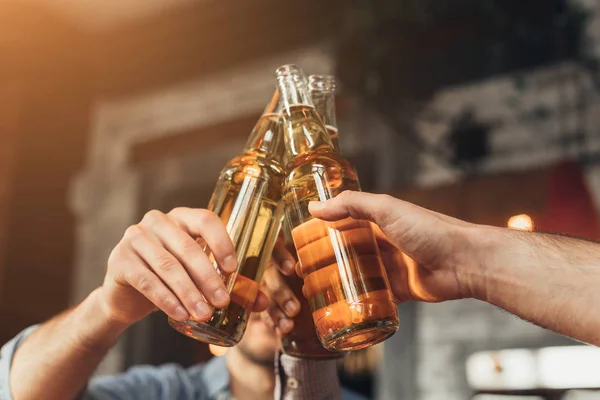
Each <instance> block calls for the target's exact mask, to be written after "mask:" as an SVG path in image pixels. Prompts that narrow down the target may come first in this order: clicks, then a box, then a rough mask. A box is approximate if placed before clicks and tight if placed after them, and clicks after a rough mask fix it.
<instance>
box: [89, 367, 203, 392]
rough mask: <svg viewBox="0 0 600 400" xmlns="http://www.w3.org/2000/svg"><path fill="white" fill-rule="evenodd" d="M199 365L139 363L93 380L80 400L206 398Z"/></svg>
mask: <svg viewBox="0 0 600 400" xmlns="http://www.w3.org/2000/svg"><path fill="white" fill-rule="evenodd" d="M201 373H202V367H201V366H197V367H193V368H189V369H185V368H183V367H181V366H179V365H176V364H166V365H162V366H159V367H154V366H139V367H133V368H130V369H129V370H127V371H126V372H125V373H123V374H120V375H116V376H104V377H98V378H95V379H92V380H91V381H90V383H89V384H88V386H87V389H86V390H85V392H84V393H83V395H82V397H81V400H137V399H144V400H196V399H208V398H209V396H208V389H207V388H206V387H205V385H204V382H203V379H202V375H201Z"/></svg>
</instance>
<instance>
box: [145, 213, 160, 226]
mask: <svg viewBox="0 0 600 400" xmlns="http://www.w3.org/2000/svg"><path fill="white" fill-rule="evenodd" d="M164 217H165V214H163V213H162V212H160V211H158V210H150V211H148V212H147V213H146V214H145V215H144V218H142V223H144V224H147V225H149V226H152V225H155V224H157V223H158V222H160V221H162V220H163V219H164Z"/></svg>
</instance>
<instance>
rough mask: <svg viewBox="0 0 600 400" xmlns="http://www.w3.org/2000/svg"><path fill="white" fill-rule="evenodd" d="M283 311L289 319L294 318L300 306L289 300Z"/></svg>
mask: <svg viewBox="0 0 600 400" xmlns="http://www.w3.org/2000/svg"><path fill="white" fill-rule="evenodd" d="M283 309H284V310H285V313H286V314H287V315H288V317H293V316H294V315H296V313H297V312H298V305H297V304H296V303H295V302H294V301H293V300H288V301H286V302H285V304H284V305H283Z"/></svg>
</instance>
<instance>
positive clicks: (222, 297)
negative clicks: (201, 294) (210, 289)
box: [214, 289, 229, 304]
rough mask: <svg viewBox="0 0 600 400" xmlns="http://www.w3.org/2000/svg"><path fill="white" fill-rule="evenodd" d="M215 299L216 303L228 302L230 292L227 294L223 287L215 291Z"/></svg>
mask: <svg viewBox="0 0 600 400" xmlns="http://www.w3.org/2000/svg"><path fill="white" fill-rule="evenodd" d="M214 299H215V303H217V304H227V302H228V301H229V294H227V292H226V291H224V290H223V289H218V290H217V291H216V292H215V296H214Z"/></svg>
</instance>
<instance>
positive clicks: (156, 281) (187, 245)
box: [102, 208, 267, 324]
mask: <svg viewBox="0 0 600 400" xmlns="http://www.w3.org/2000/svg"><path fill="white" fill-rule="evenodd" d="M196 239H202V241H203V242H205V243H206V244H207V245H208V247H209V248H210V250H211V252H212V254H213V256H214V259H215V260H216V262H217V264H218V266H219V268H220V272H222V273H225V274H227V273H232V272H235V270H236V268H237V261H236V255H235V250H234V247H233V243H232V242H231V239H230V237H229V235H228V234H227V231H226V230H225V226H224V225H223V223H222V221H221V220H220V219H219V217H218V216H217V215H215V214H214V213H212V212H211V211H208V210H204V209H190V208H176V209H174V210H172V211H171V212H169V213H168V214H163V213H162V212H160V211H156V210H153V211H150V212H148V213H147V214H146V215H145V216H144V218H143V219H142V221H141V222H140V223H139V224H137V225H133V226H131V227H129V228H128V229H127V231H126V232H125V235H124V236H123V239H122V240H121V242H120V243H119V244H118V245H117V246H116V247H115V248H114V250H113V251H112V253H111V255H110V258H109V260H108V270H107V273H106V277H105V280H104V284H103V286H102V306H103V309H104V311H105V312H106V313H107V315H108V316H109V318H111V319H113V320H116V321H120V322H123V323H127V324H131V323H134V322H136V321H138V320H140V319H141V318H143V317H144V316H146V315H147V314H149V313H150V312H152V311H154V310H156V309H157V308H158V309H161V310H162V311H164V312H165V313H166V314H167V315H169V316H170V317H171V318H173V319H175V320H177V321H185V320H187V319H188V318H190V317H191V318H193V319H194V320H196V321H206V320H208V319H209V318H210V316H211V313H212V310H213V307H215V308H222V307H225V306H227V305H228V304H229V300H230V298H229V294H228V293H227V290H226V288H225V285H224V283H223V279H222V278H221V276H220V274H219V273H218V272H217V270H216V269H215V268H214V266H213V264H212V262H211V260H210V259H209V257H208V255H207V254H206V253H205V252H204V250H203V248H202V246H200V244H198V242H197V241H196ZM266 306H267V298H266V296H265V295H264V294H263V293H259V297H258V299H257V301H256V303H255V309H254V311H262V310H264V309H265V308H266Z"/></svg>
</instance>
